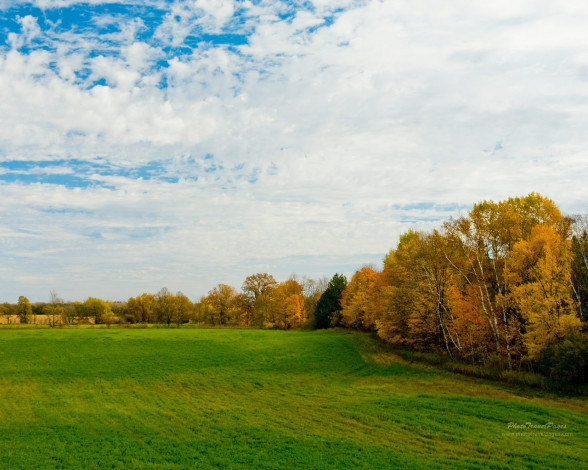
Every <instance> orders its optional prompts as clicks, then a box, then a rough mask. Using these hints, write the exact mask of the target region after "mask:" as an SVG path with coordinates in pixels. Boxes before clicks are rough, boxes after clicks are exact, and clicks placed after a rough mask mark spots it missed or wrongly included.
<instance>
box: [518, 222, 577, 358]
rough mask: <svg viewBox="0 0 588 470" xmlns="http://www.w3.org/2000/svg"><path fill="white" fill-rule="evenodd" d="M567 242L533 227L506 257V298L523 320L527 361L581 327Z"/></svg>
mask: <svg viewBox="0 0 588 470" xmlns="http://www.w3.org/2000/svg"><path fill="white" fill-rule="evenodd" d="M570 245H571V242H570V241H569V240H566V239H565V238H563V237H562V236H561V235H560V234H559V233H558V232H557V231H556V229H555V228H554V227H552V226H549V225H544V224H539V225H535V226H534V227H533V228H532V229H531V233H530V236H529V238H528V239H525V240H521V241H519V242H517V243H516V244H515V245H514V246H513V249H512V251H511V252H510V253H509V257H508V261H509V263H508V268H507V271H506V272H507V276H506V277H507V279H508V281H509V283H510V285H511V288H510V293H509V295H508V297H509V299H510V300H511V301H512V302H513V304H514V305H515V306H516V307H517V308H518V309H520V311H521V314H522V317H523V319H524V321H525V333H524V335H523V337H524V344H525V346H526V349H527V351H528V353H529V355H530V357H531V358H536V357H538V355H539V353H540V351H541V350H542V349H543V348H544V347H545V346H547V345H548V344H549V343H551V342H553V341H554V340H555V341H560V340H562V339H563V338H564V337H565V336H566V335H568V334H570V333H573V332H579V330H580V327H581V322H580V319H579V317H578V315H577V308H576V303H575V300H574V298H573V296H572V291H571V289H570V285H571V264H572V257H573V255H572V251H571V247H570Z"/></svg>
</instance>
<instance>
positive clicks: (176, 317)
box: [173, 292, 194, 326]
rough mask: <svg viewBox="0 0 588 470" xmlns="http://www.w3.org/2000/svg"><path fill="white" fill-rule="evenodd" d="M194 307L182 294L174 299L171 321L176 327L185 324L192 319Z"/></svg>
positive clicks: (178, 294)
mask: <svg viewBox="0 0 588 470" xmlns="http://www.w3.org/2000/svg"><path fill="white" fill-rule="evenodd" d="M193 310H194V305H193V304H192V302H190V299H188V297H186V296H185V295H184V294H183V293H182V292H178V293H177V294H176V295H175V297H174V309H173V321H174V323H175V324H176V325H177V326H180V325H181V324H182V323H187V322H188V321H189V320H190V318H191V317H192V312H193Z"/></svg>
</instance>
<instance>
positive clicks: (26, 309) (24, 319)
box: [16, 295, 33, 323]
mask: <svg viewBox="0 0 588 470" xmlns="http://www.w3.org/2000/svg"><path fill="white" fill-rule="evenodd" d="M16 314H17V315H18V318H19V319H20V322H21V323H30V322H31V318H32V316H33V307H32V306H31V303H30V302H29V299H27V298H26V297H25V296H24V295H21V296H20V297H19V298H18V304H17V305H16Z"/></svg>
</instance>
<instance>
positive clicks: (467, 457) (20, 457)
mask: <svg viewBox="0 0 588 470" xmlns="http://www.w3.org/2000/svg"><path fill="white" fill-rule="evenodd" d="M0 393H1V398H0V468H7V469H12V468H27V469H28V468H80V469H81V468H101V469H102V468H121V469H122V468H124V469H127V468H170V469H172V468H241V469H257V468H260V469H263V468H266V469H269V468H284V469H298V468H299V469H306V468H325V469H347V468H365V469H381V468H406V469H412V468H445V469H456V468H493V469H502V468H503V469H516V468H541V469H544V468H550V469H552V468H553V469H555V468H562V469H564V468H565V469H581V468H588V464H587V463H586V458H587V456H588V436H587V433H586V431H587V430H588V402H587V400H586V399H585V398H569V397H568V398H566V397H556V396H554V395H550V394H545V393H540V392H534V391H524V390H522V389H515V388H508V387H507V386H499V385H493V384H490V383H488V382H484V381H482V380H479V379H471V378H466V377H461V376H457V375H453V374H451V373H449V372H444V371H439V370H436V369H433V368H427V367H425V366H422V365H409V364H405V363H403V362H402V360H401V359H399V358H396V357H395V356H394V355H392V354H391V353H385V352H383V351H380V350H378V346H377V345H376V343H375V342H373V341H372V340H371V339H370V338H369V337H368V336H367V335H361V334H351V333H346V332H336V331H326V332H325V331H322V332H301V331H292V332H286V331H264V330H206V329H202V330H200V329H111V330H105V329H100V330H98V329H95V330H94V329H64V330H49V329H45V330H33V329H31V330H17V329H6V330H0ZM548 422H551V423H553V424H555V425H557V426H562V427H563V426H565V429H560V430H554V429H546V430H545V429H544V430H541V429H523V430H517V429H512V428H509V427H508V423H517V424H521V425H523V424H524V423H531V424H532V425H544V424H545V423H548Z"/></svg>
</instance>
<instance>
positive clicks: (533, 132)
mask: <svg viewBox="0 0 588 470" xmlns="http://www.w3.org/2000/svg"><path fill="white" fill-rule="evenodd" d="M70 3H71V2H70ZM337 5H339V6H337ZM348 5H349V7H348V8H347V9H346V10H344V11H341V12H337V11H336V9H337V8H339V7H340V6H341V4H340V3H339V2H332V1H326V0H323V1H315V2H314V6H315V8H314V10H311V11H302V10H300V11H298V12H296V13H295V14H293V15H292V16H291V17H290V18H289V19H288V20H287V21H283V20H280V19H279V17H278V14H279V13H283V11H284V8H285V7H284V5H281V4H279V3H278V2H262V3H261V4H257V5H253V4H252V3H248V2H244V3H240V4H239V6H238V7H237V6H236V4H235V3H234V2H183V3H180V2H176V3H174V4H173V5H172V6H171V7H170V9H169V12H168V15H167V17H166V19H165V21H164V23H163V24H162V25H161V27H160V28H159V30H158V32H157V34H156V36H157V37H156V40H155V41H153V42H149V41H148V40H144V39H141V40H139V39H138V31H140V29H141V28H143V27H144V25H143V23H141V22H138V21H137V22H136V23H135V25H134V26H132V25H130V26H129V27H128V28H127V29H126V30H124V31H123V32H121V34H119V35H118V36H116V38H117V39H116V41H118V43H119V44H120V46H119V47H118V51H117V52H118V53H116V54H112V53H106V52H104V53H100V52H99V53H94V54H91V52H93V51H95V50H96V48H97V47H98V45H97V44H98V42H97V39H96V38H92V37H91V36H89V35H87V33H85V34H86V36H83V37H82V36H76V35H75V34H73V33H63V34H62V33H60V34H61V36H59V37H57V36H55V37H52V38H46V39H45V40H47V41H49V40H51V41H53V48H52V49H50V50H46V51H40V50H39V51H34V52H31V53H29V54H25V53H23V52H18V51H17V50H14V49H13V50H11V51H9V52H6V53H4V55H1V56H0V102H2V107H3V113H2V115H0V149H1V152H2V153H1V154H0V155H2V157H1V158H2V159H4V160H38V161H40V162H41V161H47V160H51V159H57V158H59V159H63V158H65V159H67V158H72V159H74V158H75V159H79V160H88V161H92V162H96V161H97V159H98V157H100V158H102V159H103V161H106V162H110V163H112V164H114V165H118V166H120V168H124V169H133V168H139V167H141V165H147V164H149V162H153V161H158V162H159V163H160V164H161V166H162V170H161V171H162V172H163V176H165V177H170V178H171V177H173V178H179V181H178V182H177V183H166V182H165V181H164V180H163V179H159V180H158V179H157V178H151V179H148V178H146V177H144V178H143V179H139V177H138V176H135V177H129V176H128V175H126V174H118V175H116V174H115V175H112V174H104V173H100V171H96V173H95V175H94V176H92V181H93V182H94V183H95V184H96V186H94V187H93V186H90V187H88V188H84V189H66V188H64V187H62V186H57V185H43V184H32V185H25V184H19V183H14V184H12V183H3V184H2V185H1V186H0V197H1V199H2V200H3V201H9V203H8V204H6V205H5V206H4V207H3V209H2V212H1V214H2V220H3V221H10V222H3V223H0V230H1V233H3V234H7V235H6V236H5V237H4V238H6V239H7V240H9V243H8V245H7V249H6V253H13V255H5V256H8V258H7V259H4V260H3V261H2V262H3V264H4V265H5V266H6V265H8V266H10V267H11V269H12V270H13V271H14V272H15V273H20V274H22V275H23V276H26V275H29V274H28V273H29V271H27V270H28V269H30V270H33V269H37V270H38V272H40V273H41V274H42V275H41V278H42V277H43V275H47V276H49V275H50V277H49V279H52V280H53V282H54V283H56V284H59V285H48V284H49V282H48V281H46V280H45V281H43V280H42V279H40V280H39V281H38V283H37V284H35V286H36V287H35V289H36V291H38V292H44V290H46V291H47V292H48V291H49V290H50V289H53V288H55V289H57V290H58V291H59V292H60V294H61V295H63V296H69V297H70V298H80V297H81V296H82V294H76V292H75V291H74V290H72V292H71V293H66V292H64V291H63V289H64V288H62V287H61V286H67V285H70V283H69V281H68V279H74V281H72V283H71V285H72V286H74V287H75V289H79V292H82V291H83V292H84V294H83V295H90V294H95V295H100V296H103V297H109V296H110V297H112V296H114V295H116V296H118V297H121V296H122V297H124V296H130V295H136V294H137V293H140V292H138V290H149V289H150V288H151V289H158V288H159V287H161V285H163V284H166V285H167V286H168V287H169V288H171V289H172V290H177V289H178V288H179V289H181V290H183V291H184V292H186V293H187V294H189V295H192V296H195V295H200V294H204V293H205V292H206V290H208V289H209V288H210V287H212V286H213V285H214V284H215V283H216V282H229V283H233V284H235V285H236V286H238V285H239V284H240V282H241V281H242V279H243V278H244V277H245V276H246V275H248V274H251V273H252V272H255V271H256V270H261V269H262V268H263V266H273V267H275V269H276V270H278V271H281V274H284V271H286V273H285V274H284V275H287V274H289V272H287V271H288V269H289V268H288V267H280V266H278V265H279V263H276V260H277V259H282V260H284V263H286V264H287V263H290V264H287V266H294V265H296V264H295V263H294V262H293V261H292V260H293V259H294V257H306V258H305V259H307V260H308V272H302V273H301V274H306V273H316V272H319V273H320V272H322V273H323V274H325V275H332V274H333V273H332V272H329V271H328V270H329V269H332V268H333V264H332V263H331V262H329V263H327V265H328V266H327V267H326V268H325V267H321V266H320V265H318V266H317V265H316V264H314V263H315V261H313V259H315V258H313V257H320V256H325V257H329V258H328V259H331V260H332V259H337V258H339V259H341V260H342V261H341V265H350V264H352V263H355V262H356V260H357V259H358V257H359V255H360V254H365V255H366V257H370V256H373V254H374V253H375V254H377V253H381V255H382V256H383V255H384V253H385V252H386V251H387V250H388V249H389V248H391V247H392V246H393V245H394V244H395V242H396V239H397V236H398V234H399V233H400V232H401V231H403V230H406V229H407V228H409V227H411V226H417V227H425V228H429V227H432V226H436V225H438V220H439V219H442V218H445V217H447V216H448V215H449V214H453V213H456V211H457V210H458V208H463V207H468V206H470V205H471V204H472V203H473V202H476V201H478V200H481V199H501V198H505V197H509V196H515V195H521V194H525V193H528V192H530V191H538V192H540V193H542V194H544V195H545V196H548V197H551V198H553V199H554V200H555V201H556V202H557V203H560V204H561V206H562V208H563V209H564V210H566V211H569V212H586V211H587V210H588V207H586V206H585V201H586V198H587V196H588V192H587V190H586V189H585V188H586V185H585V184H584V182H585V181H586V177H587V176H588V175H587V171H588V169H587V165H586V163H585V162H586V155H585V129H586V128H588V122H587V121H588V109H587V105H588V99H587V96H588V80H587V77H588V73H587V72H586V71H587V70H588V54H586V52H585V50H584V48H583V44H585V43H586V41H587V40H588V33H586V31H585V28H584V27H583V26H584V25H585V24H586V20H587V19H588V11H587V9H586V7H585V6H583V5H582V4H579V3H573V2H566V3H565V4H554V3H551V2H548V3H545V4H544V5H543V8H535V7H534V5H535V3H534V2H533V3H530V2H514V3H513V2H499V3H493V4H483V5H482V4H474V3H471V2H465V1H464V2H458V3H454V4H451V5H448V4H443V5H441V4H439V3H438V2H425V3H423V4H414V2H412V3H411V2H380V1H366V2H349V3H348ZM238 8H242V9H244V13H243V14H244V16H243V17H242V20H243V22H242V24H240V25H238V26H236V28H237V32H238V33H239V34H241V33H243V31H252V33H251V34H250V35H249V37H248V44H246V45H242V46H238V47H236V48H232V49H230V48H227V47H225V46H211V45H210V44H209V45H205V46H204V45H202V46H199V47H196V48H194V49H193V52H192V53H191V54H187V53H184V54H180V53H171V54H170V53H168V52H166V51H167V50H166V49H164V47H161V46H162V44H163V46H174V47H178V46H181V45H182V43H183V41H184V40H185V38H186V37H187V36H188V35H190V34H193V32H194V29H195V28H200V29H199V31H202V32H206V33H210V34H215V33H218V32H220V31H222V30H223V28H227V27H228V26H227V25H230V24H231V21H232V18H233V14H234V13H235V12H236V11H237V9H238ZM333 12H334V13H333ZM326 14H329V15H330V14H334V16H333V18H332V23H329V22H330V21H331V20H329V21H325V20H324V18H323V15H326ZM22 21H23V22H24V23H26V26H25V24H24V23H23V27H22V31H23V32H22V33H21V34H20V35H18V36H13V41H15V42H13V44H14V46H13V47H17V46H18V45H19V44H20V45H23V44H25V43H26V41H29V42H30V41H32V40H33V39H34V38H37V39H38V38H39V37H42V35H43V34H47V33H46V32H45V33H44V32H43V31H39V30H38V29H36V28H38V23H37V22H36V21H35V20H34V18H33V19H28V20H26V21H25V20H22ZM35 25H36V27H35ZM37 39H35V40H37ZM18 41H20V42H18ZM158 41H162V43H159V42H158ZM104 47H106V46H104ZM108 47H112V46H108ZM108 52H112V51H108ZM162 60H167V63H168V67H166V68H161V69H160V68H157V67H155V66H154V64H155V63H156V62H157V61H162ZM84 68H87V69H88V71H87V76H80V74H79V72H80V70H82V69H84ZM76 72H78V74H76ZM100 79H104V80H105V81H106V84H107V85H108V86H94V84H93V82H94V81H97V80H100ZM163 81H164V82H166V83H167V85H168V86H167V88H165V87H164V88H162V87H161V86H160V83H162V82H163ZM208 154H211V155H213V156H214V158H213V159H210V160H206V159H205V158H204V157H205V156H206V155H208ZM44 168H45V167H43V166H42V165H39V166H38V167H37V169H34V170H29V173H30V174H32V173H35V174H37V173H36V172H37V171H39V172H41V171H43V169H44ZM63 168H68V167H67V165H63V167H62V169H61V170H60V169H58V168H54V169H53V170H47V171H46V172H47V173H49V172H50V171H52V172H55V173H57V172H59V171H62V170H63ZM207 170H208V171H207ZM63 171H65V170H63ZM5 173H6V172H5ZM196 178H197V180H196ZM250 181H255V182H254V183H252V182H250ZM102 186H107V187H108V188H105V187H102ZM423 202H425V203H430V204H429V205H425V206H422V207H421V206H419V205H418V203H423ZM423 207H426V208H423ZM462 210H463V209H462ZM23 230H24V231H25V232H23ZM23 233H26V234H27V235H26V236H22V234H23ZM98 234H99V236H98ZM27 253H28V254H29V255H30V256H28V255H27ZM370 254H371V255H370ZM27 256H28V257H27ZM24 258H27V259H29V258H30V259H35V260H36V261H35V263H38V264H34V263H33V261H30V260H29V261H27V262H26V263H25V264H19V263H20V261H21V260H22V259H24ZM297 259H299V258H297ZM317 259H318V258H317ZM325 259H327V258H320V262H321V263H325ZM351 260H353V261H351ZM372 260H373V258H370V259H366V262H369V261H372ZM84 266H85V267H84ZM323 266H326V265H323ZM82 268H83V269H82ZM321 269H323V271H321ZM325 270H326V271H325ZM108 274H111V275H112V276H111V278H112V281H111V280H109V277H108ZM276 274H277V273H276ZM225 275H226V277H224V276H225ZM92 277H93V278H95V279H96V281H95V282H94V283H92V284H91V285H90V287H88V288H87V289H86V290H83V289H84V285H85V284H84V283H87V282H88V279H90V278H92ZM15 278H16V277H15ZM125 279H129V281H128V282H126V281H125ZM239 279H241V280H239ZM142 286H145V287H142ZM25 287H26V285H25V283H20V284H19V283H17V282H14V283H13V284H12V285H11V287H10V289H11V290H10V292H8V291H0V294H1V295H3V296H9V295H11V296H14V295H16V296H18V293H17V290H18V289H24V288H25ZM74 287H72V289H74ZM91 289H95V290H94V291H92V292H88V291H90V290H91ZM110 292H113V293H112V294H111V293H110ZM21 293H22V292H21Z"/></svg>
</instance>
